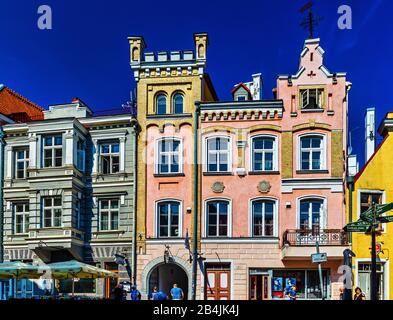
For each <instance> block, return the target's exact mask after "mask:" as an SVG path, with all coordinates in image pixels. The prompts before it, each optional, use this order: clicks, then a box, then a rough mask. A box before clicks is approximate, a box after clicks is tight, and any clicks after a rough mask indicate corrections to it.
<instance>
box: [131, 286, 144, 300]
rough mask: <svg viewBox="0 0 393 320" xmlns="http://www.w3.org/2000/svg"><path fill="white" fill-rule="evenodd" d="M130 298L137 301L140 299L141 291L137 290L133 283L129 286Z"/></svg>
mask: <svg viewBox="0 0 393 320" xmlns="http://www.w3.org/2000/svg"><path fill="white" fill-rule="evenodd" d="M130 294H131V300H133V301H139V300H141V293H140V292H139V290H138V289H137V288H136V285H133V286H132V287H131V292H130Z"/></svg>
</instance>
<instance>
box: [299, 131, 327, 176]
mask: <svg viewBox="0 0 393 320" xmlns="http://www.w3.org/2000/svg"><path fill="white" fill-rule="evenodd" d="M312 137H319V138H321V139H322V141H321V148H320V149H318V150H320V151H321V167H320V168H319V169H312V168H311V169H302V150H303V149H302V139H303V138H312ZM297 146H298V148H297V150H298V152H297V153H298V156H297V159H298V161H297V162H298V165H297V168H298V170H299V171H315V172H318V171H323V170H327V137H326V134H323V133H306V134H302V135H299V136H298V138H297ZM306 150H309V151H310V159H309V160H310V166H311V165H312V154H313V153H312V152H311V151H313V150H314V151H317V150H316V149H313V148H312V147H310V148H307V149H306Z"/></svg>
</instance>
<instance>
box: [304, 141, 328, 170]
mask: <svg viewBox="0 0 393 320" xmlns="http://www.w3.org/2000/svg"><path fill="white" fill-rule="evenodd" d="M300 154H301V156H300V169H301V170H306V171H309V170H310V171H312V170H323V169H325V161H324V155H325V151H324V140H323V137H320V136H305V137H302V138H300Z"/></svg>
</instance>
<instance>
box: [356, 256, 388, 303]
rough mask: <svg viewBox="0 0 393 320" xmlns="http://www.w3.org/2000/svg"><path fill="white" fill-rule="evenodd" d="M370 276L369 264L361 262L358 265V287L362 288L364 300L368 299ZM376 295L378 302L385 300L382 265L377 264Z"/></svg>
mask: <svg viewBox="0 0 393 320" xmlns="http://www.w3.org/2000/svg"><path fill="white" fill-rule="evenodd" d="M370 275H371V263H369V262H361V263H359V265H358V287H360V288H362V290H363V293H364V294H365V295H366V299H370V293H371V291H370V289H371V285H370ZM377 290H378V291H377V294H378V300H384V299H385V281H384V264H383V263H377Z"/></svg>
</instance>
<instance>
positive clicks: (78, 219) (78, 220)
mask: <svg viewBox="0 0 393 320" xmlns="http://www.w3.org/2000/svg"><path fill="white" fill-rule="evenodd" d="M75 226H76V228H77V229H79V228H80V226H81V201H80V200H79V199H76V200H75Z"/></svg>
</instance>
